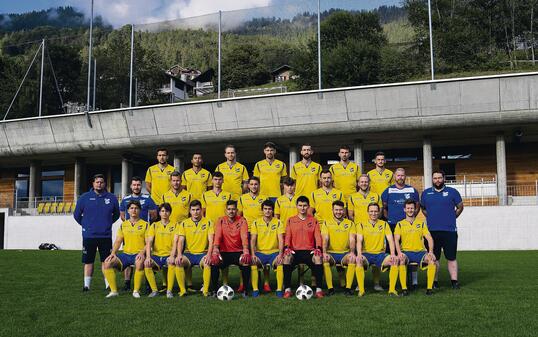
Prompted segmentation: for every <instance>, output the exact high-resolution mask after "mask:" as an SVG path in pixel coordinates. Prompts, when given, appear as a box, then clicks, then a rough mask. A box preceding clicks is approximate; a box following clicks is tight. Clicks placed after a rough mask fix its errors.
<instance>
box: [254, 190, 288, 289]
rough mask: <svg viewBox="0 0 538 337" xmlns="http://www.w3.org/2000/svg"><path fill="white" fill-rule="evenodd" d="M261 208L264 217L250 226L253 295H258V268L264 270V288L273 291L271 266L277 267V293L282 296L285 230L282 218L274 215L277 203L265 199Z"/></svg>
mask: <svg viewBox="0 0 538 337" xmlns="http://www.w3.org/2000/svg"><path fill="white" fill-rule="evenodd" d="M261 209H262V212H263V217H261V218H259V219H256V220H254V221H253V222H252V225H251V226H250V247H251V251H252V260H253V261H252V266H251V270H252V273H251V277H252V297H258V295H259V293H260V292H259V290H258V268H262V269H263V270H264V276H265V277H264V281H265V282H264V286H263V290H264V291H266V292H269V291H271V287H270V286H269V267H268V266H273V268H275V269H276V280H277V289H276V295H277V296H278V297H282V295H283V294H282V285H283V283H284V268H283V267H282V253H283V250H284V233H285V230H284V228H283V226H282V224H281V223H280V220H278V219H277V218H275V217H274V209H275V204H274V203H273V202H272V201H271V200H265V201H264V202H263V203H262V205H261Z"/></svg>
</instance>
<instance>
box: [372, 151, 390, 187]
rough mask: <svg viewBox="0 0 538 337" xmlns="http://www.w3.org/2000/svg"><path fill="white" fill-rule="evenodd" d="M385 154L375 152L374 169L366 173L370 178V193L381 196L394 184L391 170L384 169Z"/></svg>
mask: <svg viewBox="0 0 538 337" xmlns="http://www.w3.org/2000/svg"><path fill="white" fill-rule="evenodd" d="M386 162H387V161H386V160H385V154H384V153H383V152H377V153H376V154H375V159H374V163H375V168H374V169H372V170H370V171H368V177H370V188H371V190H372V192H375V193H377V194H379V195H381V194H382V193H383V192H384V191H385V189H386V188H387V187H389V186H390V185H391V184H393V183H394V174H393V172H392V171H391V170H389V169H387V168H385V164H386Z"/></svg>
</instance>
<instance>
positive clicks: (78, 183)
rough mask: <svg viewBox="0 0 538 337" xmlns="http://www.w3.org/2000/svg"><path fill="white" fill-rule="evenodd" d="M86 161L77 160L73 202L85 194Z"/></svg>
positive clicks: (82, 159)
mask: <svg viewBox="0 0 538 337" xmlns="http://www.w3.org/2000/svg"><path fill="white" fill-rule="evenodd" d="M85 173H86V160H85V159H84V158H75V174H74V181H73V187H74V191H73V200H74V201H77V199H78V196H79V195H81V194H82V193H83V189H85V186H84V185H85V182H86V174H85Z"/></svg>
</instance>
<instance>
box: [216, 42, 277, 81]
mask: <svg viewBox="0 0 538 337" xmlns="http://www.w3.org/2000/svg"><path fill="white" fill-rule="evenodd" d="M270 78H271V75H270V73H269V69H268V67H267V66H265V65H264V64H263V62H262V53H261V48H260V47H259V45H255V44H250V43H242V44H237V45H235V44H234V45H232V46H230V47H228V48H226V49H224V50H223V57H222V88H223V89H233V88H243V87H246V86H252V85H260V84H264V83H267V82H268V81H269V79H270Z"/></svg>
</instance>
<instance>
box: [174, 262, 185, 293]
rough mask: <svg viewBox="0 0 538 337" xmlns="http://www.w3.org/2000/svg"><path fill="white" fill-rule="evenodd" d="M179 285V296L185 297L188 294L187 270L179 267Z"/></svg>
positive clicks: (177, 273) (177, 271)
mask: <svg viewBox="0 0 538 337" xmlns="http://www.w3.org/2000/svg"><path fill="white" fill-rule="evenodd" d="M175 270H176V278H177V284H178V285H179V295H183V294H185V293H186V292H187V290H186V289H185V268H183V266H179V267H176V268H175Z"/></svg>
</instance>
